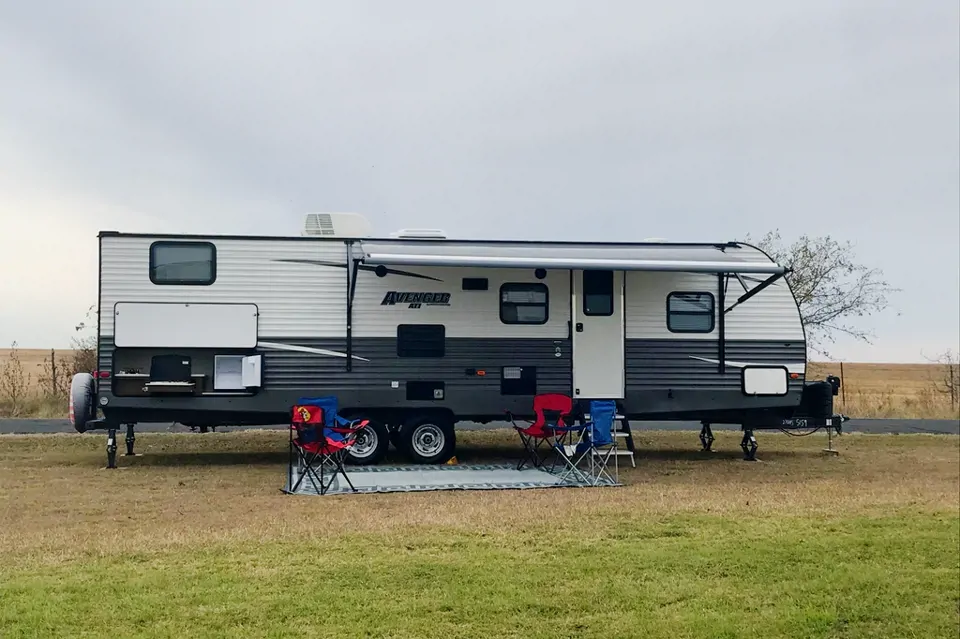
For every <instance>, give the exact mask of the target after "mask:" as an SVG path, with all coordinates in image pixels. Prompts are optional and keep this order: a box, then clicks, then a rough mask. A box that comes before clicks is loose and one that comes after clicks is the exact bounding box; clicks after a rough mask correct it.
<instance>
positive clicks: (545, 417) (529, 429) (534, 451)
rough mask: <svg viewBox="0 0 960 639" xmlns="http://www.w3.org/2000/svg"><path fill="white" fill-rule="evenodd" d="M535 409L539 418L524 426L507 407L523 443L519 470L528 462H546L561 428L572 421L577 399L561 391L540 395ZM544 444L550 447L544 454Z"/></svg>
mask: <svg viewBox="0 0 960 639" xmlns="http://www.w3.org/2000/svg"><path fill="white" fill-rule="evenodd" d="M533 412H534V414H535V415H536V417H535V419H534V420H533V421H532V422H529V424H528V425H527V426H521V425H519V424H517V421H516V420H515V419H514V417H513V413H511V412H510V411H507V417H508V418H509V419H510V423H511V424H513V428H514V429H515V430H516V431H517V434H518V435H520V442H521V443H522V444H523V456H522V457H521V458H520V461H519V462H517V470H522V469H523V467H524V466H525V465H527V464H528V463H529V464H530V465H531V466H533V467H534V468H539V467H541V466H543V464H544V463H545V462H546V459H547V454H548V451H549V450H550V449H551V447H552V443H556V440H557V429H558V428H563V427H564V426H565V425H566V423H569V422H571V421H572V418H571V415H572V413H573V399H571V398H570V397H567V396H566V395H561V394H559V393H545V394H542V395H536V396H535V397H534V398H533ZM551 440H553V441H552V442H551ZM543 446H547V450H545V451H543V454H541V448H542V447H543Z"/></svg>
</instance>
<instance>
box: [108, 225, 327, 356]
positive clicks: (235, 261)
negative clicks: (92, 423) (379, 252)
mask: <svg viewBox="0 0 960 639" xmlns="http://www.w3.org/2000/svg"><path fill="white" fill-rule="evenodd" d="M158 239H159V240H160V241H163V240H165V239H166V238H150V237H136V236H116V237H110V236H107V237H104V238H102V240H101V242H102V245H101V265H100V277H101V292H100V296H101V299H100V318H101V331H102V333H103V334H104V335H107V336H109V335H112V334H113V306H114V304H116V303H117V302H242V303H253V304H256V305H257V306H258V308H259V315H260V317H259V334H260V337H261V338H263V337H267V338H296V337H337V336H342V335H344V333H345V330H346V271H345V269H344V268H342V267H341V268H338V267H336V266H322V265H317V264H304V263H290V262H283V261H280V260H291V259H293V260H297V259H299V260H310V261H321V262H330V263H332V264H345V263H346V247H345V246H344V245H343V243H341V242H335V241H302V240H284V239H276V240H274V239H219V238H214V239H209V240H204V239H203V238H190V240H189V241H193V240H195V239H196V240H197V241H209V242H211V243H213V244H214V245H215V246H216V248H217V279H216V281H215V282H214V283H213V284H211V285H209V286H178V285H157V284H154V283H152V282H151V281H150V273H149V269H150V245H151V244H152V243H153V242H155V241H158Z"/></svg>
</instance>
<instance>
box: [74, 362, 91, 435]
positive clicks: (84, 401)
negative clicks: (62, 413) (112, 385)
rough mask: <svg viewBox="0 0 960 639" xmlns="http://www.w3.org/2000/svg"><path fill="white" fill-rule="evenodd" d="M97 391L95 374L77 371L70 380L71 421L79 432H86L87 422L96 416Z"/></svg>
mask: <svg viewBox="0 0 960 639" xmlns="http://www.w3.org/2000/svg"><path fill="white" fill-rule="evenodd" d="M96 398H97V393H96V390H95V389H94V381H93V375H91V374H90V373H77V374H76V375H74V376H73V380H72V381H71V382H70V409H69V416H70V423H71V424H73V427H74V428H75V429H76V430H77V432H78V433H83V432H86V430H87V422H89V421H91V420H93V419H95V418H96V415H97V404H96V401H97V400H96Z"/></svg>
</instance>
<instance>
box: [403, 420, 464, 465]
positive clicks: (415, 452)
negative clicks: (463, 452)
mask: <svg viewBox="0 0 960 639" xmlns="http://www.w3.org/2000/svg"><path fill="white" fill-rule="evenodd" d="M398 435H399V439H400V448H401V450H402V451H403V453H404V454H405V455H406V456H407V457H408V458H409V459H410V461H412V462H414V463H417V464H443V463H445V462H446V461H447V460H449V459H450V458H451V457H453V451H454V449H455V448H456V446H457V439H456V433H455V432H454V429H453V424H452V423H451V422H449V421H447V420H445V419H442V418H438V417H437V416H435V415H420V416H414V417H412V418H410V419H408V420H407V421H406V422H404V424H403V425H402V426H401V427H400V431H399V432H398Z"/></svg>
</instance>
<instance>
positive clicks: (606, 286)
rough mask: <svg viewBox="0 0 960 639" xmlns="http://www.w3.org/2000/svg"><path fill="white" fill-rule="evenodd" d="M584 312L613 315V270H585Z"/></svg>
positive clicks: (594, 314)
mask: <svg viewBox="0 0 960 639" xmlns="http://www.w3.org/2000/svg"><path fill="white" fill-rule="evenodd" d="M583 314H584V315H593V316H597V315H600V316H610V315H613V271H584V272H583Z"/></svg>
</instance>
